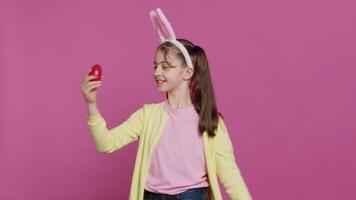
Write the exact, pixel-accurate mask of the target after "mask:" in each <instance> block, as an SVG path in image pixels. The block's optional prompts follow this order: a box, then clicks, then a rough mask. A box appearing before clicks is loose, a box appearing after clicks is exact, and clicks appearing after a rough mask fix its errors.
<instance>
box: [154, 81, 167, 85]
mask: <svg viewBox="0 0 356 200" xmlns="http://www.w3.org/2000/svg"><path fill="white" fill-rule="evenodd" d="M165 82H166V81H162V80H156V83H157V84H159V85H160V84H162V83H165Z"/></svg>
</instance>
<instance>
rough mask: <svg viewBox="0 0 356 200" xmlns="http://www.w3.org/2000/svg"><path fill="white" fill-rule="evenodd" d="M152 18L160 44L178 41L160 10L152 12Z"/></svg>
mask: <svg viewBox="0 0 356 200" xmlns="http://www.w3.org/2000/svg"><path fill="white" fill-rule="evenodd" d="M150 17H151V21H152V24H153V26H154V28H155V31H156V33H157V35H158V37H159V40H160V42H161V43H162V42H164V41H166V40H172V39H176V35H175V33H174V30H173V28H172V26H171V24H170V23H169V21H168V20H167V18H166V16H165V15H164V14H163V12H162V10H161V9H160V8H157V9H155V10H152V11H150Z"/></svg>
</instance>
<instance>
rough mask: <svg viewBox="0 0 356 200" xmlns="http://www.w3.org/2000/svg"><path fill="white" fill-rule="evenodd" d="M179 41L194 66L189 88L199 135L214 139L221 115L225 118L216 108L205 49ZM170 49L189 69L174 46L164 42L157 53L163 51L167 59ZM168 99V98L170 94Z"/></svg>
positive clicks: (183, 40)
mask: <svg viewBox="0 0 356 200" xmlns="http://www.w3.org/2000/svg"><path fill="white" fill-rule="evenodd" d="M177 40H178V41H179V42H180V43H182V44H183V45H184V47H185V48H186V49H187V51H188V53H189V55H190V57H191V59H192V62H193V66H194V74H193V76H192V78H191V80H190V85H189V88H190V95H191V98H192V102H193V105H194V108H195V110H196V111H197V113H198V114H199V125H198V128H199V133H200V134H201V135H202V134H203V133H204V132H205V131H207V133H208V136H211V137H214V136H215V131H216V129H217V126H218V120H219V115H220V116H221V117H223V116H222V114H221V113H219V112H218V109H217V106H216V102H215V96H214V89H213V83H212V80H211V76H210V71H209V63H208V58H207V56H206V54H205V51H204V49H203V48H201V47H200V46H198V45H194V44H193V43H192V42H191V41H189V40H186V39H177ZM170 48H175V49H176V51H175V52H177V53H176V55H177V56H178V57H179V58H181V59H182V61H183V63H184V66H185V67H187V63H186V61H185V59H184V56H183V54H182V53H181V52H180V50H179V49H178V48H176V47H175V45H174V44H172V43H170V42H164V43H162V44H161V45H159V46H158V48H157V51H158V50H160V51H162V53H163V55H164V56H165V57H167V53H168V52H169V49H170ZM166 97H167V98H168V94H167V96H166Z"/></svg>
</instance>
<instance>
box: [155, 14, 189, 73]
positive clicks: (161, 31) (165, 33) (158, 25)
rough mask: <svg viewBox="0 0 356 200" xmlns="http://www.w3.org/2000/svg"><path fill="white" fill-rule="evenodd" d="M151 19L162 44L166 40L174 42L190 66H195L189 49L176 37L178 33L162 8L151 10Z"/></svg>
mask: <svg viewBox="0 0 356 200" xmlns="http://www.w3.org/2000/svg"><path fill="white" fill-rule="evenodd" d="M150 17H151V21H152V23H153V27H154V29H155V31H156V33H157V35H158V37H159V42H160V43H161V44H162V43H164V42H170V43H172V44H174V45H175V46H176V47H177V48H178V49H179V50H180V51H181V52H182V54H183V56H184V59H185V61H186V63H187V66H188V67H191V68H193V62H192V59H191V58H190V56H189V53H188V51H187V49H186V48H185V47H184V45H183V44H182V43H180V42H179V41H178V40H177V39H176V35H175V33H174V31H173V28H172V26H171V24H170V23H169V21H168V20H167V18H166V16H165V15H164V14H163V12H162V11H161V9H160V8H156V9H155V10H151V11H150Z"/></svg>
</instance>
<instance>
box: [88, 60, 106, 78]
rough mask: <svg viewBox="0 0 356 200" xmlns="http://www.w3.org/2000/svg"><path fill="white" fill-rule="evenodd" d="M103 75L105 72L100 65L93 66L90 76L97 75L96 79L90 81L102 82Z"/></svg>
mask: <svg viewBox="0 0 356 200" xmlns="http://www.w3.org/2000/svg"><path fill="white" fill-rule="evenodd" d="M102 74H103V71H102V69H101V66H100V65H99V64H95V65H93V66H92V67H91V69H90V72H89V75H96V78H95V79H92V80H90V81H100V80H101V75H102Z"/></svg>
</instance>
